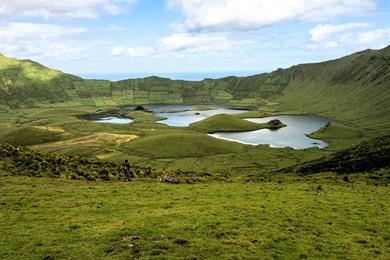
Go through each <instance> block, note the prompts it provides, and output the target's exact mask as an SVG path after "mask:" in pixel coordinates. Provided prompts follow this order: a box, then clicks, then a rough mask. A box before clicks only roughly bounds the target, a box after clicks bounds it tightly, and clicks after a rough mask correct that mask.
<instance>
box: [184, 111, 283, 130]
mask: <svg viewBox="0 0 390 260" xmlns="http://www.w3.org/2000/svg"><path fill="white" fill-rule="evenodd" d="M283 126H284V125H283V124H280V125H277V126H275V125H273V124H271V123H264V124H258V123H253V122H249V121H247V120H244V119H241V118H238V117H237V116H234V115H225V114H220V115H215V116H211V117H208V118H206V119H204V120H201V121H199V122H195V123H192V124H190V126H189V128H190V129H192V130H195V131H199V132H204V133H209V134H211V133H215V132H240V131H251V130H257V129H263V128H279V127H283Z"/></svg>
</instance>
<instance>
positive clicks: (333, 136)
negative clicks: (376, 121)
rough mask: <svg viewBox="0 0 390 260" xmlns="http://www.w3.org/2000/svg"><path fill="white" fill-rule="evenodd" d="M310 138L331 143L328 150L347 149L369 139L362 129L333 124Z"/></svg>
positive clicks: (322, 128) (312, 134)
mask: <svg viewBox="0 0 390 260" xmlns="http://www.w3.org/2000/svg"><path fill="white" fill-rule="evenodd" d="M309 136H310V137H311V138H314V139H321V140H325V141H327V142H329V143H330V146H329V147H328V148H327V149H328V150H340V149H345V148H348V147H350V146H352V145H355V144H358V143H360V142H362V141H366V140H367V139H368V138H367V136H366V133H365V132H364V131H362V130H360V129H356V128H352V127H348V126H344V125H334V124H331V123H328V124H326V125H325V126H323V127H321V128H320V129H319V130H318V131H316V132H314V133H311V134H310V135H309Z"/></svg>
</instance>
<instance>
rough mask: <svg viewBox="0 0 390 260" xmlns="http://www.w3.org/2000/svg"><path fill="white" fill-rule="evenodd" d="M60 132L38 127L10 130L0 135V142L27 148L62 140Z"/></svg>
mask: <svg viewBox="0 0 390 260" xmlns="http://www.w3.org/2000/svg"><path fill="white" fill-rule="evenodd" d="M63 136H64V135H63V133H62V132H61V131H53V130H52V129H49V128H47V129H45V128H40V127H20V128H10V129H8V130H5V131H4V132H3V133H1V134H0V142H7V143H10V144H13V145H17V146H29V145H35V144H42V143H47V142H53V141H58V140H61V139H62V138H63Z"/></svg>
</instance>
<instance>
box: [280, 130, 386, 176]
mask: <svg viewBox="0 0 390 260" xmlns="http://www.w3.org/2000/svg"><path fill="white" fill-rule="evenodd" d="M386 167H390V135H388V136H383V137H378V138H375V139H372V140H369V141H365V142H362V143H361V144H358V145H355V146H353V147H351V148H348V149H345V150H342V151H339V152H336V153H334V154H332V155H330V156H327V157H324V158H321V159H318V160H314V161H311V162H307V163H303V164H301V165H297V166H293V167H289V168H285V169H282V170H281V171H282V172H298V173H301V174H313V173H318V172H338V173H354V172H363V171H370V170H377V169H381V168H386ZM389 177H390V176H389Z"/></svg>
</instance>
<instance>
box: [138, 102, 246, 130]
mask: <svg viewBox="0 0 390 260" xmlns="http://www.w3.org/2000/svg"><path fill="white" fill-rule="evenodd" d="M199 108H201V109H199ZM146 109H147V110H150V111H152V112H153V113H155V114H156V115H157V116H162V117H165V118H166V119H164V120H161V121H158V122H159V123H161V124H165V125H169V126H181V127H183V126H189V125H190V124H192V123H195V122H198V121H201V120H203V119H206V118H208V117H210V116H214V115H218V114H230V115H232V114H239V113H243V112H245V111H247V110H244V109H240V108H233V107H228V106H188V105H160V106H146Z"/></svg>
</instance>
